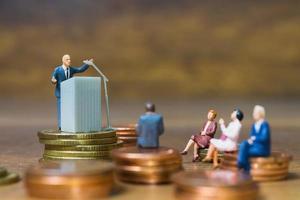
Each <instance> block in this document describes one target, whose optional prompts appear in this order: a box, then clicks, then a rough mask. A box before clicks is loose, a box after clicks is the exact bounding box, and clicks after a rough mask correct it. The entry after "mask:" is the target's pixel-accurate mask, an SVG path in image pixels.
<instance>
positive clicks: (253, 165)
mask: <svg viewBox="0 0 300 200" xmlns="http://www.w3.org/2000/svg"><path fill="white" fill-rule="evenodd" d="M288 168H289V163H288V162H284V163H267V164H259V163H251V169H268V170H280V169H288Z"/></svg>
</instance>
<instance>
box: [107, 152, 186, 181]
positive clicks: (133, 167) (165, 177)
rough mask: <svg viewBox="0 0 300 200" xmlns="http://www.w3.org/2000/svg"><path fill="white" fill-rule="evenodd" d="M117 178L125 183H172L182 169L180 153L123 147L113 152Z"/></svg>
mask: <svg viewBox="0 0 300 200" xmlns="http://www.w3.org/2000/svg"><path fill="white" fill-rule="evenodd" d="M112 158H113V161H114V162H115V164H116V166H115V174H116V177H117V178H118V179H119V180H121V181H125V182H132V183H143V184H159V183H168V182H170V181H171V180H170V177H171V175H172V174H173V173H174V172H178V171H179V170H181V169H182V159H181V155H180V153H179V152H178V151H177V150H175V149H172V148H166V147H160V148H157V149H154V148H152V149H149V148H148V149H145V148H137V147H123V148H120V149H115V150H113V151H112Z"/></svg>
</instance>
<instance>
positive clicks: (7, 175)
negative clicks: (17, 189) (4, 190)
mask: <svg viewBox="0 0 300 200" xmlns="http://www.w3.org/2000/svg"><path fill="white" fill-rule="evenodd" d="M19 180H20V176H19V175H18V174H16V173H12V172H8V171H7V170H6V168H4V167H0V185H8V184H12V183H16V182H18V181H19Z"/></svg>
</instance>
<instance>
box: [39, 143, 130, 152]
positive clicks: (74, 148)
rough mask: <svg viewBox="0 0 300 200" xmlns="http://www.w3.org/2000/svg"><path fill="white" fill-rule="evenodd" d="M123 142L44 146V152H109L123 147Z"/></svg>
mask: <svg viewBox="0 0 300 200" xmlns="http://www.w3.org/2000/svg"><path fill="white" fill-rule="evenodd" d="M123 143H124V142H123V141H118V142H117V143H113V144H104V145H75V146H59V145H45V150H58V151H109V150H112V149H115V148H120V147H122V146H123Z"/></svg>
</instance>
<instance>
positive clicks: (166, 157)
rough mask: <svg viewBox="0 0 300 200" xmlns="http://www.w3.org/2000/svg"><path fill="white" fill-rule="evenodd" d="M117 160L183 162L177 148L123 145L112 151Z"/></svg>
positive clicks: (135, 162) (133, 162)
mask: <svg viewBox="0 0 300 200" xmlns="http://www.w3.org/2000/svg"><path fill="white" fill-rule="evenodd" d="M112 158H113V159H114V161H116V162H126V163H128V164H129V163H132V164H138V165H151V164H158V163H164V162H167V163H168V162H181V155H180V153H179V152H178V151H177V150H176V149H172V148H167V147H159V148H138V147H123V148H119V149H114V150H113V151H112Z"/></svg>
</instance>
